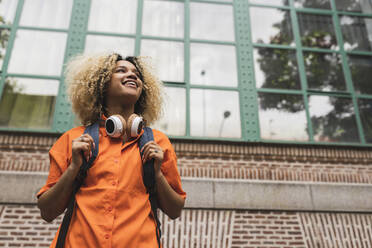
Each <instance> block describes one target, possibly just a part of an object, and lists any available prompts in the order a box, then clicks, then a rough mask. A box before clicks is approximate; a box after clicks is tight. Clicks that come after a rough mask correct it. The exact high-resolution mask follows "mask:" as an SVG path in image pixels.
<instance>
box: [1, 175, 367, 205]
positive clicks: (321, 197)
mask: <svg viewBox="0 0 372 248" xmlns="http://www.w3.org/2000/svg"><path fill="white" fill-rule="evenodd" d="M46 178H47V174H46V173H30V172H28V173H23V172H22V173H19V172H5V171H3V172H0V203H1V204H7V203H12V204H13V203H14V204H35V203H36V193H37V192H38V191H39V189H40V188H41V187H42V186H43V185H44V184H45V181H46ZM182 184H183V188H184V190H185V191H186V192H187V199H186V207H187V208H212V209H213V208H215V209H260V210H297V211H347V212H372V185H371V184H344V183H312V182H288V181H287V182H286V181H258V180H257V181H254V180H251V181H248V180H227V179H202V178H183V179H182Z"/></svg>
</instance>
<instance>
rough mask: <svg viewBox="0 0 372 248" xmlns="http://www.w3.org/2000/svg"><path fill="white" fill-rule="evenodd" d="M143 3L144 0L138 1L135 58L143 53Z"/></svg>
mask: <svg viewBox="0 0 372 248" xmlns="http://www.w3.org/2000/svg"><path fill="white" fill-rule="evenodd" d="M143 1H144V0H138V2H137V21H136V25H137V26H136V42H135V48H134V55H135V56H138V55H140V53H141V38H142V16H143Z"/></svg>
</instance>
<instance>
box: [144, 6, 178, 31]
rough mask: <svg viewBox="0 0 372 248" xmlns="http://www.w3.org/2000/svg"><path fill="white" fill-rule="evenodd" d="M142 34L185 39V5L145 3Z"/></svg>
mask: <svg viewBox="0 0 372 248" xmlns="http://www.w3.org/2000/svg"><path fill="white" fill-rule="evenodd" d="M142 33H143V34H144V35H153V36H162V37H176V38H183V33H184V4H183V3H179V2H169V1H149V0H148V1H145V2H144V8H143V23H142Z"/></svg>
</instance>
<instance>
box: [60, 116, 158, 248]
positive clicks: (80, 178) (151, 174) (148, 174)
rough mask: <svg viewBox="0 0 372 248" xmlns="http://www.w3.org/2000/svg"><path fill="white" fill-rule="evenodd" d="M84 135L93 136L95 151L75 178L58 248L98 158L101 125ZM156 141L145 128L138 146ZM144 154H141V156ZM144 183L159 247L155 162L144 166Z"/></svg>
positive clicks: (64, 237)
mask: <svg viewBox="0 0 372 248" xmlns="http://www.w3.org/2000/svg"><path fill="white" fill-rule="evenodd" d="M84 133H88V134H89V135H90V136H92V138H93V140H94V143H95V149H94V150H93V151H92V157H91V158H90V159H89V161H86V160H85V159H83V164H82V165H81V166H80V170H79V173H78V175H77V177H76V178H75V181H74V184H73V190H72V194H71V198H70V201H69V203H68V206H67V211H66V213H65V216H64V217H63V221H62V224H61V228H60V230H59V235H58V239H57V244H56V248H63V247H64V245H65V240H66V235H67V231H68V227H69V225H70V222H71V217H72V213H73V210H74V206H75V195H76V193H77V192H78V191H79V189H80V187H81V185H82V184H83V183H84V180H85V178H86V176H87V172H88V170H89V168H90V167H91V166H92V164H93V162H94V161H95V159H96V158H97V156H98V150H99V149H98V145H99V123H98V122H96V123H94V124H92V125H90V126H88V127H86V128H85V130H84ZM152 140H154V135H153V132H152V129H151V128H149V127H145V128H144V133H143V134H142V136H141V137H140V138H139V140H138V146H139V150H140V151H141V149H142V147H143V146H144V145H145V144H146V143H147V142H149V141H152ZM142 155H143V153H141V156H142ZM142 166H143V177H142V179H143V183H144V185H145V187H146V192H147V193H148V194H149V201H150V205H151V211H152V214H153V217H154V219H155V223H156V239H157V241H158V246H159V248H160V247H161V246H160V238H161V230H160V221H159V218H158V211H157V209H158V203H157V198H156V193H155V169H154V161H153V160H150V161H147V162H146V163H144V164H143V165H142Z"/></svg>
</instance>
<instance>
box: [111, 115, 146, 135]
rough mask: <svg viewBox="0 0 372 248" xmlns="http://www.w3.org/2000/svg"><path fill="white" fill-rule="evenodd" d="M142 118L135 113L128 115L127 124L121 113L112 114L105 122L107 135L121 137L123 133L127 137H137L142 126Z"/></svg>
mask: <svg viewBox="0 0 372 248" xmlns="http://www.w3.org/2000/svg"><path fill="white" fill-rule="evenodd" d="M143 125H144V123H143V118H142V117H141V116H138V115H136V114H132V115H131V116H129V119H128V124H127V123H126V121H125V120H124V118H123V117H122V116H121V115H112V116H110V117H109V118H107V120H106V122H105V129H106V133H107V135H109V136H110V137H113V138H118V137H122V136H123V135H124V133H126V134H127V137H137V136H138V135H139V134H140V133H141V131H142V128H143Z"/></svg>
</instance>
